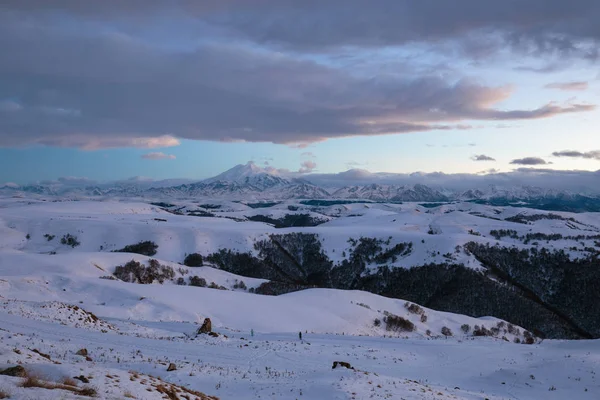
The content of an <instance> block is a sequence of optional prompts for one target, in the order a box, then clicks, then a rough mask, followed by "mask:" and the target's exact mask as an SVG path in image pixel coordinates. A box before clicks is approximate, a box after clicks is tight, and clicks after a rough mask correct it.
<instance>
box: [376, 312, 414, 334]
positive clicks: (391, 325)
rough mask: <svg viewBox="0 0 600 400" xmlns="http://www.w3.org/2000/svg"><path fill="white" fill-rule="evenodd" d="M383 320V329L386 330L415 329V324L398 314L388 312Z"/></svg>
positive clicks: (409, 330)
mask: <svg viewBox="0 0 600 400" xmlns="http://www.w3.org/2000/svg"><path fill="white" fill-rule="evenodd" d="M383 321H384V322H385V329H386V330H388V331H394V332H413V331H414V330H415V329H416V328H415V324H413V323H412V322H410V321H409V320H407V319H405V318H402V317H400V316H399V315H394V314H388V315H387V316H386V317H385V318H384V319H383Z"/></svg>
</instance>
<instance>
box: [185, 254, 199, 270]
mask: <svg viewBox="0 0 600 400" xmlns="http://www.w3.org/2000/svg"><path fill="white" fill-rule="evenodd" d="M202 263H203V259H202V255H200V254H198V253H192V254H188V255H187V256H186V257H185V259H184V260H183V265H187V266H188V267H201V266H202Z"/></svg>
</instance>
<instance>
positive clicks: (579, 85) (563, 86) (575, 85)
mask: <svg viewBox="0 0 600 400" xmlns="http://www.w3.org/2000/svg"><path fill="white" fill-rule="evenodd" d="M545 88H546V89H559V90H565V91H583V90H587V89H588V83H587V82H556V83H549V84H547V85H546V86H545Z"/></svg>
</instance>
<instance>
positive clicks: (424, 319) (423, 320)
mask: <svg viewBox="0 0 600 400" xmlns="http://www.w3.org/2000/svg"><path fill="white" fill-rule="evenodd" d="M421 322H422V323H425V322H427V315H425V314H421Z"/></svg>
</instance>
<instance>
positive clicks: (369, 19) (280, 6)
mask: <svg viewBox="0 0 600 400" xmlns="http://www.w3.org/2000/svg"><path fill="white" fill-rule="evenodd" d="M3 7H4V8H5V9H7V10H12V11H15V12H31V10H36V11H37V12H38V13H42V12H44V11H47V12H54V13H63V14H68V15H74V16H76V17H77V18H90V19H91V18H94V19H96V20H100V21H113V20H118V19H121V20H124V21H125V22H127V21H135V22H136V24H137V25H138V26H142V27H144V24H151V23H155V22H156V20H157V19H159V18H160V17H163V18H165V17H164V16H171V17H172V18H175V17H179V20H178V21H175V22H179V24H180V25H183V24H184V23H186V22H187V23H190V24H192V26H194V27H195V28H196V29H199V27H209V28H211V29H210V30H209V32H213V31H217V32H221V33H222V34H223V35H225V36H226V37H229V38H237V39H244V40H247V41H252V42H255V43H258V44H262V45H269V46H274V47H277V48H280V49H288V48H292V49H294V50H296V51H299V50H304V51H313V52H314V51H321V52H323V51H326V50H331V49H335V48H339V47H354V48H361V47H388V48H389V47H394V46H403V45H406V44H407V43H438V42H443V43H444V44H445V45H446V46H448V47H450V46H451V47H450V48H451V49H456V48H458V49H460V50H461V51H462V52H463V53H466V54H469V55H471V56H473V57H483V56H490V55H491V54H493V53H494V51H495V50H497V49H503V48H510V49H513V51H521V52H523V53H526V54H533V55H539V54H542V55H545V54H552V55H555V56H556V57H557V58H560V56H566V55H569V56H573V55H576V56H580V57H583V58H588V59H595V58H596V57H597V42H598V39H599V38H600V29H598V26H597V17H598V15H599V13H600V6H599V5H598V3H597V2H596V1H594V0H573V1H571V2H568V3H567V2H564V1H562V0H522V1H520V2H519V6H518V7H515V5H514V4H513V3H512V2H501V1H496V2H482V1H479V0H456V1H452V2H439V1H436V0H423V1H411V0H373V1H370V2H364V1H362V0H329V1H327V2H322V1H312V0H308V1H291V0H255V1H248V0H203V1H195V0H181V1H177V2H169V1H163V0H147V1H144V2H143V6H140V4H139V2H135V1H129V2H123V1H118V0H104V1H94V2H92V1H89V2H83V3H82V2H77V1H72V0H55V1H52V2H48V1H45V0H30V1H27V2H24V1H22V0H4V1H3ZM340 10H342V11H340ZM183 16H185V17H186V18H183ZM357 16H360V18H357Z"/></svg>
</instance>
